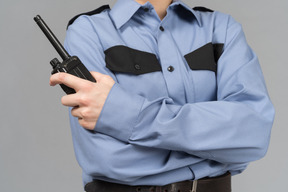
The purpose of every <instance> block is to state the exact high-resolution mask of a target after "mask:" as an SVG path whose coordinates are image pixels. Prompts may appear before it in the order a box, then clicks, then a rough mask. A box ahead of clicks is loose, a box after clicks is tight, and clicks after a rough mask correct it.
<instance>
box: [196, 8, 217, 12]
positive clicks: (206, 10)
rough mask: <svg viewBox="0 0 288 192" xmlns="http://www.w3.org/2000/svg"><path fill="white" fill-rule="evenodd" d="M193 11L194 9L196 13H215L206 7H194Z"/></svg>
mask: <svg viewBox="0 0 288 192" xmlns="http://www.w3.org/2000/svg"><path fill="white" fill-rule="evenodd" d="M193 9H194V10H195V11H202V12H214V11H213V10H211V9H208V8H206V7H194V8H193Z"/></svg>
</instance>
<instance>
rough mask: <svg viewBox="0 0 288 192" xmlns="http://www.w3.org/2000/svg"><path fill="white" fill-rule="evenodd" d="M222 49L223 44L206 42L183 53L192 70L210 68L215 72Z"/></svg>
mask: <svg viewBox="0 0 288 192" xmlns="http://www.w3.org/2000/svg"><path fill="white" fill-rule="evenodd" d="M222 50H223V44H214V45H213V44H212V43H207V44H206V45H204V46H202V47H200V48H199V49H197V50H195V51H193V52H191V53H188V54H187V55H185V56H184V57H185V59H186V61H187V63H188V65H189V67H190V69H192V70H210V71H214V72H215V73H216V72H217V61H218V59H219V58H220V56H221V54H222Z"/></svg>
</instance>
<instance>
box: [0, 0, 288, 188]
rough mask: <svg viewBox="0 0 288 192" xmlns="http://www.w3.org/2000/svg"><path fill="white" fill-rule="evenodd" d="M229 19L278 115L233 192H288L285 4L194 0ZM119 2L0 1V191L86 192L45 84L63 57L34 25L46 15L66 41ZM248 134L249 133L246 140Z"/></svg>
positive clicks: (62, 116) (61, 112)
mask: <svg viewBox="0 0 288 192" xmlns="http://www.w3.org/2000/svg"><path fill="white" fill-rule="evenodd" d="M185 2H186V3H188V4H189V5H191V6H196V5H203V6H207V7H209V8H211V9H214V10H219V11H222V12H225V13H228V14H231V15H232V16H233V17H234V18H235V19H236V20H238V21H239V22H240V23H242V25H243V28H244V31H245V33H246V37H247V39H248V42H249V43H250V45H251V46H252V47H253V49H254V50H255V52H256V53H257V54H258V56H259V59H260V61H261V66H262V69H263V72H264V75H265V79H266V82H267V87H268V90H269V92H270V96H271V98H272V101H273V103H274V105H275V108H276V113H277V114H276V119H275V123H274V127H273V131H272V138H271V145H270V148H269V151H268V154H267V156H266V157H265V158H263V159H261V160H259V161H257V162H254V163H252V164H251V165H250V166H249V167H248V170H247V171H245V172H244V173H243V174H241V175H240V176H235V177H234V178H233V191H234V192H243V191H245V192H268V191H269V192H271V191H277V192H287V191H288V182H287V172H288V165H287V164H288V152H287V149H286V147H287V144H288V142H287V139H286V138H287V136H286V135H287V133H288V131H287V127H286V125H287V108H288V105H287V98H288V91H287V80H286V77H287V75H285V73H286V72H287V70H288V67H287V63H286V61H287V59H286V57H287V54H288V53H287V45H288V38H287V34H288V11H287V10H288V1H287V0H274V1H271V0H269V1H268V0H253V1H251V0H241V1H236V0H217V1H216V0H210V1H208V0H193V1H188V0H186V1H185ZM108 3H109V4H110V5H111V6H112V5H113V4H114V3H115V1H112V0H110V1H96V0H94V1H92V0H81V1H80V0H79V1H76V0H60V1H59V0H58V1H53V0H25V1H23V0H0V59H1V69H0V90H1V94H0V107H1V110H0V118H1V120H0V191H1V192H2V191H3V192H4V191H7V192H8V191H9V192H17V191H21V192H39V191H41V192H46V191H47V192H51V191H53V192H54V191H69V192H81V191H83V189H82V181H81V169H80V168H79V166H78V164H77V162H76V160H75V157H74V152H73V147H72V140H71V134H70V128H69V123H68V115H67V114H68V113H67V108H65V107H63V106H61V103H60V98H61V96H62V95H63V92H62V90H60V88H59V87H55V88H51V87H50V86H49V84H48V81H49V76H50V71H51V67H50V65H49V61H50V60H51V59H52V58H54V57H55V56H57V57H58V54H57V53H56V52H55V51H54V49H53V48H52V46H51V45H50V43H49V42H48V41H47V39H46V38H45V37H44V35H43V34H42V33H41V32H40V30H39V28H38V27H37V26H36V24H35V23H34V21H33V17H34V16H35V15H36V14H41V16H42V17H43V18H44V19H45V21H46V22H47V23H48V24H49V26H50V27H51V28H52V29H53V31H54V32H55V34H57V36H58V38H59V39H60V41H62V42H63V40H64V37H65V26H66V23H67V21H68V20H69V19H70V18H71V17H73V16H74V15H76V14H78V13H81V12H85V11H90V10H92V9H94V8H96V7H98V6H100V5H102V4H108ZM247 134H248V133H247Z"/></svg>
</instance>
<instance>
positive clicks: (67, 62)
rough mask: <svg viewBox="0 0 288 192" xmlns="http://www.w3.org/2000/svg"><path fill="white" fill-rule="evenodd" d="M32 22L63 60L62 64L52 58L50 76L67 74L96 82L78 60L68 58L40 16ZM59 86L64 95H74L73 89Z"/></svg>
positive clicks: (73, 57)
mask: <svg viewBox="0 0 288 192" xmlns="http://www.w3.org/2000/svg"><path fill="white" fill-rule="evenodd" d="M34 20H35V22H36V23H37V24H38V26H39V27H40V28H41V30H42V31H43V33H44V34H45V35H46V37H47V38H48V39H49V41H50V42H51V44H52V45H53V46H54V48H55V49H56V51H57V52H58V53H59V55H60V56H61V58H62V59H63V62H62V63H61V62H60V61H59V60H58V59H57V58H54V59H52V60H51V61H50V64H51V65H52V67H53V70H52V72H51V74H54V73H59V72H65V73H69V74H72V75H75V76H77V77H80V78H82V79H86V80H89V81H92V82H96V80H95V79H94V78H93V76H92V75H91V73H90V72H89V71H88V69H87V68H86V67H85V66H84V65H83V63H82V62H81V61H80V59H79V58H78V57H77V56H70V55H69V54H68V53H67V51H66V50H65V49H64V47H63V46H62V44H61V43H60V42H59V41H58V39H57V38H56V36H55V35H54V34H53V33H52V31H51V30H50V29H49V27H48V26H47V25H46V23H45V22H44V21H43V19H42V18H41V17H40V15H37V16H36V17H34ZM60 86H61V88H62V89H63V90H64V91H65V93H66V94H72V93H75V90H74V89H72V88H70V87H68V86H66V85H63V84H61V85H60Z"/></svg>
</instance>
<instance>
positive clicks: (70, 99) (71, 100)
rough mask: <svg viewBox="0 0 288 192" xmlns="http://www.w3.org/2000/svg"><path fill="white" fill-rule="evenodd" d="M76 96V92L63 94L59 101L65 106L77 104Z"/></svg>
mask: <svg viewBox="0 0 288 192" xmlns="http://www.w3.org/2000/svg"><path fill="white" fill-rule="evenodd" d="M78 97H79V96H78V95H76V94H69V95H65V96H63V97H62V99H61V103H62V105H64V106H67V107H76V106H79V102H78V100H79V99H78Z"/></svg>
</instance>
